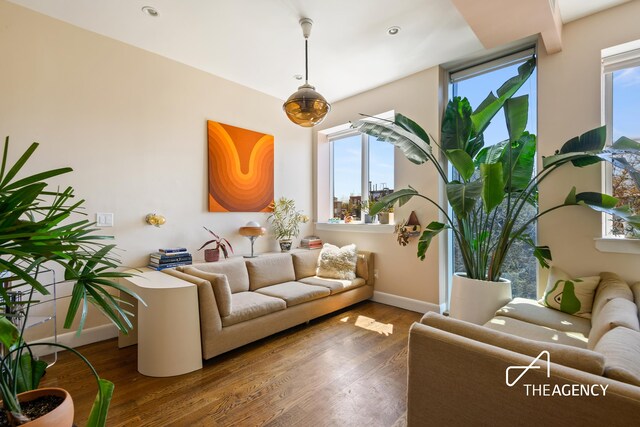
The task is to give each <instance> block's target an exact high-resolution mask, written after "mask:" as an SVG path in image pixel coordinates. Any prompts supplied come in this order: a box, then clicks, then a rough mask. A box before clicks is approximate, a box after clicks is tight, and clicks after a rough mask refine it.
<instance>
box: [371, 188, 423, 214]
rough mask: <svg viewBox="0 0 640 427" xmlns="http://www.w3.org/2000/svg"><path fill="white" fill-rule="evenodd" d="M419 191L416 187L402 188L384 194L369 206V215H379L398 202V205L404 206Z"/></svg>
mask: <svg viewBox="0 0 640 427" xmlns="http://www.w3.org/2000/svg"><path fill="white" fill-rule="evenodd" d="M418 194H420V193H418V192H417V191H416V190H415V189H414V188H412V187H409V188H403V189H402V190H398V191H394V192H393V193H391V194H387V195H386V196H383V197H381V198H380V200H378V201H377V202H375V203H374V204H373V205H371V207H370V208H369V215H377V214H378V213H379V212H380V211H381V210H383V209H385V208H388V207H391V206H393V205H394V204H395V203H398V206H402V205H404V204H405V203H407V202H408V201H409V200H411V198H412V197H413V196H417V195H418Z"/></svg>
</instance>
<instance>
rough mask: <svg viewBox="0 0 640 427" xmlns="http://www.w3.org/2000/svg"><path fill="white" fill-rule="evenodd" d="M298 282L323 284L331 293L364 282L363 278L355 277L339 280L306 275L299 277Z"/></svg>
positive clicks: (336, 292) (346, 289)
mask: <svg viewBox="0 0 640 427" xmlns="http://www.w3.org/2000/svg"><path fill="white" fill-rule="evenodd" d="M300 282H302V283H306V284H307V285H314V286H323V287H325V288H328V289H329V290H330V291H331V295H334V294H339V293H340V292H344V291H348V290H349V289H353V288H359V287H360V286H364V284H365V283H366V282H365V280H364V279H362V278H360V277H356V278H355V279H353V280H340V279H327V278H324V277H318V276H313V277H307V278H306V279H301V280H300Z"/></svg>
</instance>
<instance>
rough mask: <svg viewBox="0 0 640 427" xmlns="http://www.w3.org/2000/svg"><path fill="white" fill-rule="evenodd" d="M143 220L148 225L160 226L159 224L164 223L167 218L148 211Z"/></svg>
mask: <svg viewBox="0 0 640 427" xmlns="http://www.w3.org/2000/svg"><path fill="white" fill-rule="evenodd" d="M144 222H146V223H147V224H149V225H153V226H154V227H160V226H161V225H164V223H165V222H167V219H166V218H165V217H163V216H162V215H159V214H156V213H150V214H148V215H147V216H145V217H144Z"/></svg>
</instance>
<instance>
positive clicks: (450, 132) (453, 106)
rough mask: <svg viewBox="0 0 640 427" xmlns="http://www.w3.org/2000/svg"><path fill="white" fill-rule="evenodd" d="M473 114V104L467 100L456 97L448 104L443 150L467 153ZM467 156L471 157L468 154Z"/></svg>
mask: <svg viewBox="0 0 640 427" xmlns="http://www.w3.org/2000/svg"><path fill="white" fill-rule="evenodd" d="M471 113H472V109H471V104H469V100H468V99H467V98H460V97H459V96H456V97H454V98H453V99H452V100H451V101H449V102H448V103H447V108H446V109H445V111H444V117H443V118H442V126H441V134H440V144H441V145H442V149H443V150H445V151H446V150H456V149H458V150H463V151H467V143H468V142H469V138H470V137H471V131H472V123H471ZM467 154H469V155H471V154H470V153H468V152H467ZM472 157H473V156H472Z"/></svg>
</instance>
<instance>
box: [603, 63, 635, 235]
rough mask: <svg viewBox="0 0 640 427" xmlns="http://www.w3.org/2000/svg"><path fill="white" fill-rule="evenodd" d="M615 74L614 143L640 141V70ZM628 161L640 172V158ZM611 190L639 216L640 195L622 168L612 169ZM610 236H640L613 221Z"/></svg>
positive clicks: (632, 158)
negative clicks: (623, 138) (619, 140)
mask: <svg viewBox="0 0 640 427" xmlns="http://www.w3.org/2000/svg"><path fill="white" fill-rule="evenodd" d="M611 74H612V85H611V94H609V96H611V98H612V99H611V101H612V117H611V123H608V124H609V125H610V126H611V127H612V135H613V141H616V140H617V139H618V138H620V137H621V136H626V137H628V138H631V139H635V140H636V141H640V120H638V111H640V66H636V67H629V68H623V69H622V70H618V71H614V72H613V73H611ZM626 160H627V161H628V162H629V163H631V164H633V165H634V166H635V167H636V168H640V158H638V156H634V155H631V154H628V155H627V156H626ZM612 172H613V174H612V178H611V190H612V194H613V196H614V197H617V198H618V199H620V204H625V205H629V206H631V207H632V208H633V209H634V211H635V212H636V213H640V191H639V190H638V188H637V187H636V186H635V184H634V182H633V180H632V178H631V177H630V176H629V173H628V172H627V171H625V170H624V169H622V168H617V167H613V171H612ZM611 232H612V234H614V235H627V236H629V237H640V236H637V235H636V234H635V233H634V232H633V230H632V229H631V227H628V226H626V225H625V224H624V222H623V221H621V220H620V218H617V217H614V218H613V221H612V227H611Z"/></svg>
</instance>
